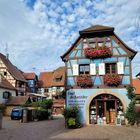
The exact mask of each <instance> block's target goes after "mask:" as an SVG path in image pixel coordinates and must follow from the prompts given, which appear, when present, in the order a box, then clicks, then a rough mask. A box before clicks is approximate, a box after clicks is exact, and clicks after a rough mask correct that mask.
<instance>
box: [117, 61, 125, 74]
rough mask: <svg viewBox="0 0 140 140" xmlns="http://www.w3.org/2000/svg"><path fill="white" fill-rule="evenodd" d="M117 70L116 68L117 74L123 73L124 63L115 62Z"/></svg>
mask: <svg viewBox="0 0 140 140" xmlns="http://www.w3.org/2000/svg"><path fill="white" fill-rule="evenodd" d="M117 70H118V74H124V64H123V62H118V63H117Z"/></svg>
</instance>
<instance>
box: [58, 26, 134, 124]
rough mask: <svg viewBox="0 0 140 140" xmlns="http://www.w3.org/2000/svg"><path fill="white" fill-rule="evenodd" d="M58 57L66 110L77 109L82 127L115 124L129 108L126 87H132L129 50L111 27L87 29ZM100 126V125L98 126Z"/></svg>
mask: <svg viewBox="0 0 140 140" xmlns="http://www.w3.org/2000/svg"><path fill="white" fill-rule="evenodd" d="M79 33H80V36H79V37H78V38H77V40H76V41H75V42H74V44H73V45H72V46H71V47H70V48H69V49H68V51H67V52H66V53H65V54H64V55H63V56H61V58H62V60H63V61H64V62H65V65H66V88H67V89H69V90H68V92H67V98H66V106H67V107H70V106H73V105H77V106H78V107H79V109H80V121H81V123H83V124H90V123H98V121H101V120H102V121H105V122H106V123H108V124H110V123H113V124H115V123H116V120H117V117H118V116H119V115H120V113H121V114H122V113H123V112H125V111H126V109H127V106H128V104H129V99H128V98H127V95H126V94H127V90H126V88H127V86H128V85H131V84H132V69H131V60H132V59H133V58H134V56H135V55H136V53H137V52H136V51H134V50H133V49H131V48H129V47H128V46H127V45H126V44H125V43H124V42H123V41H122V40H121V39H120V38H119V37H118V36H117V35H116V34H115V33H114V28H113V27H107V26H100V25H96V26H91V27H89V28H87V29H84V30H82V31H80V32H79ZM100 123H101V122H100Z"/></svg>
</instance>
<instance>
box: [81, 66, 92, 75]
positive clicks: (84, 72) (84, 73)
mask: <svg viewBox="0 0 140 140" xmlns="http://www.w3.org/2000/svg"><path fill="white" fill-rule="evenodd" d="M82 66H84V71H83V73H81V71H80V67H82ZM86 66H88V69H89V71H88V73H86V68H85V67H86ZM79 75H90V64H79Z"/></svg>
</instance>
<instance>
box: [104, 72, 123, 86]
mask: <svg viewBox="0 0 140 140" xmlns="http://www.w3.org/2000/svg"><path fill="white" fill-rule="evenodd" d="M104 83H105V84H106V85H108V86H116V87H117V86H119V85H120V84H121V77H120V76H119V75H118V74H106V75H105V76H104Z"/></svg>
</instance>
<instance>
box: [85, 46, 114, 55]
mask: <svg viewBox="0 0 140 140" xmlns="http://www.w3.org/2000/svg"><path fill="white" fill-rule="evenodd" d="M84 54H85V56H86V57H89V58H104V57H111V55H112V52H111V50H110V49H109V48H108V47H97V48H86V49H85V50H84Z"/></svg>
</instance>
